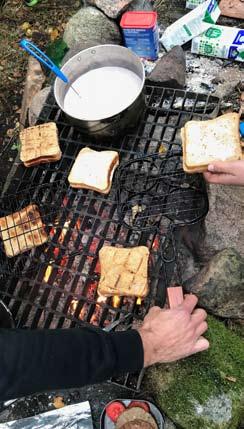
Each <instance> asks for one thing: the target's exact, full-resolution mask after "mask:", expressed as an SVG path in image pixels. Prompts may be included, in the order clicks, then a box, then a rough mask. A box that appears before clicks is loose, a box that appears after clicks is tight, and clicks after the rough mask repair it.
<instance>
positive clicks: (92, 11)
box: [63, 6, 122, 48]
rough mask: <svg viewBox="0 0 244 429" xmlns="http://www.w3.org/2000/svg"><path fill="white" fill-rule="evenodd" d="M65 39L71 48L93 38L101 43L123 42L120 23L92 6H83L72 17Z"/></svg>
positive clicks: (66, 29) (67, 26)
mask: <svg viewBox="0 0 244 429" xmlns="http://www.w3.org/2000/svg"><path fill="white" fill-rule="evenodd" d="M63 39H64V41H65V43H66V44H67V45H68V47H69V48H73V47H74V46H75V45H78V44H80V43H82V44H83V43H87V42H89V41H91V40H93V41H94V40H96V41H97V42H99V44H100V45H102V44H106V43H108V41H111V40H112V41H113V42H114V43H115V44H118V45H120V44H121V43H122V37H121V34H120V30H119V27H118V25H117V24H116V23H115V22H114V21H112V20H110V19H108V18H107V17H106V16H105V15H104V14H103V13H102V12H101V11H99V10H98V9H96V8H94V7H91V6H88V7H85V8H81V9H80V10H79V11H78V12H77V13H76V14H75V15H73V16H72V17H71V18H70V20H69V22H68V23H67V25H66V28H65V32H64V36H63Z"/></svg>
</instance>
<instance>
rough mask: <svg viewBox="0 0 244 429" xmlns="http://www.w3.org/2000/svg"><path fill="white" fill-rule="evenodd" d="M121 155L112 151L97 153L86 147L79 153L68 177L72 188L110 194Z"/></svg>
mask: <svg viewBox="0 0 244 429" xmlns="http://www.w3.org/2000/svg"><path fill="white" fill-rule="evenodd" d="M118 165H119V155H118V153H117V152H115V151H112V150H104V151H101V152H97V151H96V150H93V149H90V148H88V147H85V148H84V149H81V151H80V152H79V154H78V156H77V158H76V160H75V163H74V165H73V167H72V169H71V172H70V174H69V177H68V181H69V183H70V186H71V187H73V188H80V189H91V190H93V191H97V192H101V193H102V194H108V193H109V192H110V189H111V186H112V179H113V175H114V172H115V169H116V168H117V166H118Z"/></svg>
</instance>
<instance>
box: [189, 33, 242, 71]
mask: <svg viewBox="0 0 244 429" xmlns="http://www.w3.org/2000/svg"><path fill="white" fill-rule="evenodd" d="M191 52H192V53H193V54H200V55H207V56H210V57H219V58H226V59H230V60H236V61H243V62H244V29H243V30H242V29H240V28H235V27H224V26H222V25H212V26H211V27H209V28H208V29H207V30H206V31H205V32H204V33H202V34H200V36H198V37H195V38H194V39H193V40H192V46H191Z"/></svg>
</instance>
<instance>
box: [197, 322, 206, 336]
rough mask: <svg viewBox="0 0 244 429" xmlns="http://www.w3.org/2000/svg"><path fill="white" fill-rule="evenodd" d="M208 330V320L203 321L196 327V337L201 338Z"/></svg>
mask: <svg viewBox="0 0 244 429" xmlns="http://www.w3.org/2000/svg"><path fill="white" fill-rule="evenodd" d="M207 330H208V324H207V322H205V321H204V322H202V323H200V325H199V326H198V327H197V328H196V337H197V338H199V337H201V335H203V334H204V333H205V332H206V331H207Z"/></svg>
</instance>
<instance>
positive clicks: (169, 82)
mask: <svg viewBox="0 0 244 429" xmlns="http://www.w3.org/2000/svg"><path fill="white" fill-rule="evenodd" d="M148 79H149V80H150V81H151V82H159V83H162V84H163V85H164V86H168V87H172V88H183V87H184V86H185V83H186V58H185V53H184V51H183V49H182V48H181V47H180V46H175V47H174V48H173V49H171V51H169V52H168V53H167V54H165V55H164V56H163V57H162V58H161V59H160V60H159V61H158V63H157V64H156V66H155V67H154V69H153V71H152V72H151V73H150V75H149V76H148Z"/></svg>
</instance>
